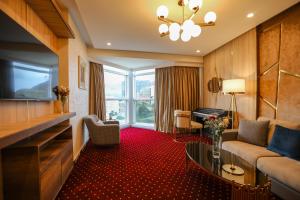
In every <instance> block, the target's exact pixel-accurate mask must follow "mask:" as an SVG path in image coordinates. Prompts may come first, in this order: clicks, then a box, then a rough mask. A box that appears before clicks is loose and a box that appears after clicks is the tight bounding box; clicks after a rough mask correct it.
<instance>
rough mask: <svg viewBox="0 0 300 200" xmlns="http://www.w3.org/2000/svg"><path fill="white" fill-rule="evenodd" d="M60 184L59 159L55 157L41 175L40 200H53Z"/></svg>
mask: <svg viewBox="0 0 300 200" xmlns="http://www.w3.org/2000/svg"><path fill="white" fill-rule="evenodd" d="M61 184H62V180H61V159H60V158H59V157H57V159H55V160H54V161H53V162H52V163H51V165H49V167H48V169H47V170H45V171H44V173H43V174H42V175H41V199H42V200H52V199H54V198H55V196H56V195H57V193H58V192H59V189H60V187H61Z"/></svg>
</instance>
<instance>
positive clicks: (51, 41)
mask: <svg viewBox="0 0 300 200" xmlns="http://www.w3.org/2000/svg"><path fill="white" fill-rule="evenodd" d="M26 13H27V31H28V32H30V33H31V34H32V35H34V36H35V37H36V38H37V39H39V40H40V41H41V42H43V43H44V44H45V45H46V46H48V47H49V48H50V49H51V50H52V51H54V52H56V53H57V51H58V44H57V43H58V42H57V40H58V38H57V37H56V36H55V34H54V33H53V32H52V31H51V30H50V29H49V27H48V26H47V25H46V24H45V23H44V22H43V21H42V20H41V19H40V18H39V17H38V15H37V14H36V13H35V12H34V11H33V10H32V9H31V8H30V7H29V6H28V5H27V12H26Z"/></svg>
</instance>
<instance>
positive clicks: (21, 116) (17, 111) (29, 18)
mask: <svg viewBox="0 0 300 200" xmlns="http://www.w3.org/2000/svg"><path fill="white" fill-rule="evenodd" d="M0 9H1V11H3V12H5V13H6V14H7V15H8V16H10V17H11V18H12V19H14V20H15V21H16V22H17V23H18V24H20V25H21V26H22V27H23V28H24V29H26V30H27V31H28V32H30V33H31V34H32V35H34V36H35V37H36V38H37V39H39V40H40V41H41V42H42V43H44V44H45V45H46V46H47V47H48V48H49V49H51V50H52V51H54V52H56V53H57V54H58V55H59V59H60V60H61V59H62V58H63V57H68V54H64V55H62V54H59V53H58V52H59V49H58V48H59V47H58V38H57V37H56V36H55V34H54V33H53V32H52V31H51V30H50V28H49V27H48V26H47V25H46V24H45V23H44V22H43V21H42V20H41V19H40V18H39V17H38V16H37V14H36V13H35V12H34V11H33V10H32V9H31V8H30V7H29V6H28V5H27V3H26V2H25V0H0ZM65 40H66V39H65ZM66 41H67V40H66ZM65 43H66V42H65ZM64 53H65V52H64ZM59 65H60V67H59V68H60V70H61V68H64V67H65V66H66V65H65V66H64V65H61V63H60V64H59ZM64 76H67V74H64ZM62 77H63V76H62ZM60 79H62V78H60ZM66 86H68V85H66ZM28 112H29V113H28ZM53 112H54V108H53V103H52V102H35V101H33V102H29V104H28V106H27V103H26V101H0V113H1V114H0V123H16V122H23V121H25V120H27V119H28V118H29V119H32V118H35V117H39V116H42V115H47V114H51V113H53Z"/></svg>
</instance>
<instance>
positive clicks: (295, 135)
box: [268, 125, 300, 160]
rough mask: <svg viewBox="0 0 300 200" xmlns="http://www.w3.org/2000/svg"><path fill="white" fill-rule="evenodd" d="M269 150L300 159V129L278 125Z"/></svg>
mask: <svg viewBox="0 0 300 200" xmlns="http://www.w3.org/2000/svg"><path fill="white" fill-rule="evenodd" d="M268 150H270V151H274V152H276V153H279V154H281V155H284V156H287V157H290V158H293V159H296V160H300V130H293V129H288V128H285V127H282V126H279V125H276V128H275V133H274V135H273V138H272V140H271V143H270V144H269V146H268Z"/></svg>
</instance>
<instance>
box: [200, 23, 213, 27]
mask: <svg viewBox="0 0 300 200" xmlns="http://www.w3.org/2000/svg"><path fill="white" fill-rule="evenodd" d="M197 25H199V26H201V27H205V26H214V25H216V23H215V22H210V23H204V22H203V23H197Z"/></svg>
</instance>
